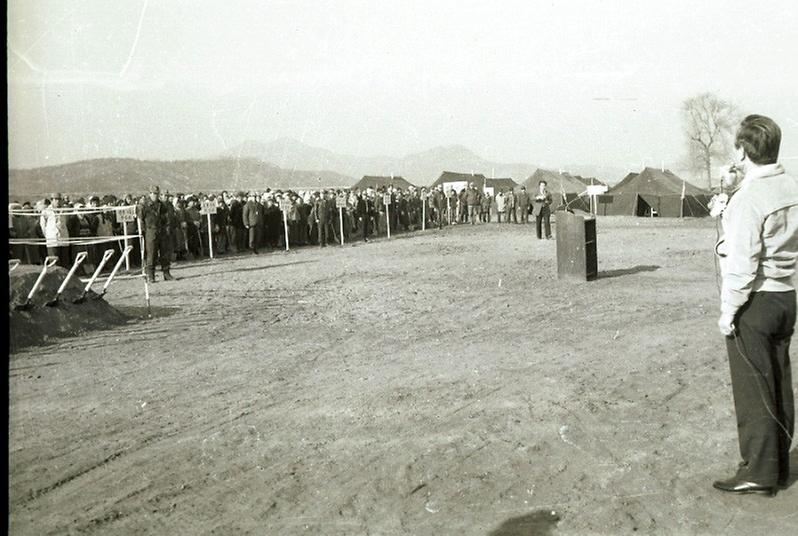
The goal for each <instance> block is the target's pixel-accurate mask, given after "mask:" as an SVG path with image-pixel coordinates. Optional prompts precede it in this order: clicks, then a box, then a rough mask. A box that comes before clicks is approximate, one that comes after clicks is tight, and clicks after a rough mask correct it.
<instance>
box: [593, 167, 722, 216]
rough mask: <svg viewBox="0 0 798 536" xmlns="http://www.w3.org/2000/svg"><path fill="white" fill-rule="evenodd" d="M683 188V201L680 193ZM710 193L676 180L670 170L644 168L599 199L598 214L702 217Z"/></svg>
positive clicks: (705, 210)
mask: <svg viewBox="0 0 798 536" xmlns="http://www.w3.org/2000/svg"><path fill="white" fill-rule="evenodd" d="M683 188H684V199H682V189H683ZM710 196H711V194H710V192H708V191H706V190H703V189H701V188H699V187H697V186H695V185H693V184H690V183H689V182H687V181H685V180H683V179H681V178H679V177H678V176H677V175H676V174H675V173H673V172H671V171H670V170H664V171H662V170H659V169H654V168H649V167H647V168H645V169H644V170H643V171H641V172H640V173H629V174H628V175H627V176H626V177H624V178H623V180H621V182H619V183H618V184H616V185H615V186H613V187H612V188H610V190H609V191H608V192H607V195H603V196H599V207H598V213H599V214H605V215H627V216H644V215H649V214H651V213H652V211H656V213H657V214H658V215H659V216H665V217H680V216H706V215H708V214H709V209H708V208H707V204H708V202H709V198H710Z"/></svg>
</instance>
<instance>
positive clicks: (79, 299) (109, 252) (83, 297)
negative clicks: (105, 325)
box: [72, 249, 114, 303]
mask: <svg viewBox="0 0 798 536" xmlns="http://www.w3.org/2000/svg"><path fill="white" fill-rule="evenodd" d="M113 254H114V250H113V249H106V250H105V253H103V258H102V260H101V261H100V264H99V265H97V269H96V270H94V274H93V275H92V276H91V279H89V282H88V283H86V288H84V289H83V292H82V293H81V294H80V296H79V297H77V298H75V299H74V300H72V303H83V302H85V301H86V294H88V292H89V289H90V288H91V286H92V284H94V280H95V279H97V276H98V275H100V272H101V271H102V269H103V267H104V266H105V263H106V262H108V259H110V258H111V257H112V256H113Z"/></svg>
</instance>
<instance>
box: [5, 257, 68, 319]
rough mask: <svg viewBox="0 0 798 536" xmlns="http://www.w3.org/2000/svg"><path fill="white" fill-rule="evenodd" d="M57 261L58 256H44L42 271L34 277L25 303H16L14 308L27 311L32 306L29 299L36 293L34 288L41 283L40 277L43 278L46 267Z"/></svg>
mask: <svg viewBox="0 0 798 536" xmlns="http://www.w3.org/2000/svg"><path fill="white" fill-rule="evenodd" d="M57 262H58V257H46V258H45V259H44V265H43V266H42V272H41V273H40V274H39V277H38V278H37V279H36V282H35V283H34V284H33V288H32V289H30V292H29V293H28V299H27V300H25V303H20V304H19V305H17V306H16V307H15V309H17V310H19V311H27V310H28V309H30V308H31V307H32V305H33V302H31V300H32V299H33V295H34V294H35V293H36V289H37V288H39V283H41V282H42V279H44V274H46V273H47V269H48V268H50V267H51V266H53V265H54V264H55V263H57Z"/></svg>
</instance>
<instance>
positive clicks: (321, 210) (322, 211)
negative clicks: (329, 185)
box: [312, 192, 330, 247]
mask: <svg viewBox="0 0 798 536" xmlns="http://www.w3.org/2000/svg"><path fill="white" fill-rule="evenodd" d="M312 216H313V221H314V222H315V223H316V228H317V229H318V232H319V245H320V246H321V247H327V241H328V240H329V239H330V236H329V225H330V207H329V204H328V202H327V198H326V195H325V192H322V193H321V194H320V195H319V197H318V198H317V199H316V201H315V202H314V204H313V212H312Z"/></svg>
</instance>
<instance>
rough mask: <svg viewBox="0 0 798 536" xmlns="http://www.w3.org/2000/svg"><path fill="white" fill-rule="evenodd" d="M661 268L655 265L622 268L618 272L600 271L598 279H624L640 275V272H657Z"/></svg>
mask: <svg viewBox="0 0 798 536" xmlns="http://www.w3.org/2000/svg"><path fill="white" fill-rule="evenodd" d="M659 269H660V267H659V266H657V265H655V264H639V265H637V266H634V267H632V268H620V269H618V270H603V271H599V273H598V279H609V278H611V277H622V276H624V275H632V274H639V273H640V272H655V271H657V270H659Z"/></svg>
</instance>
